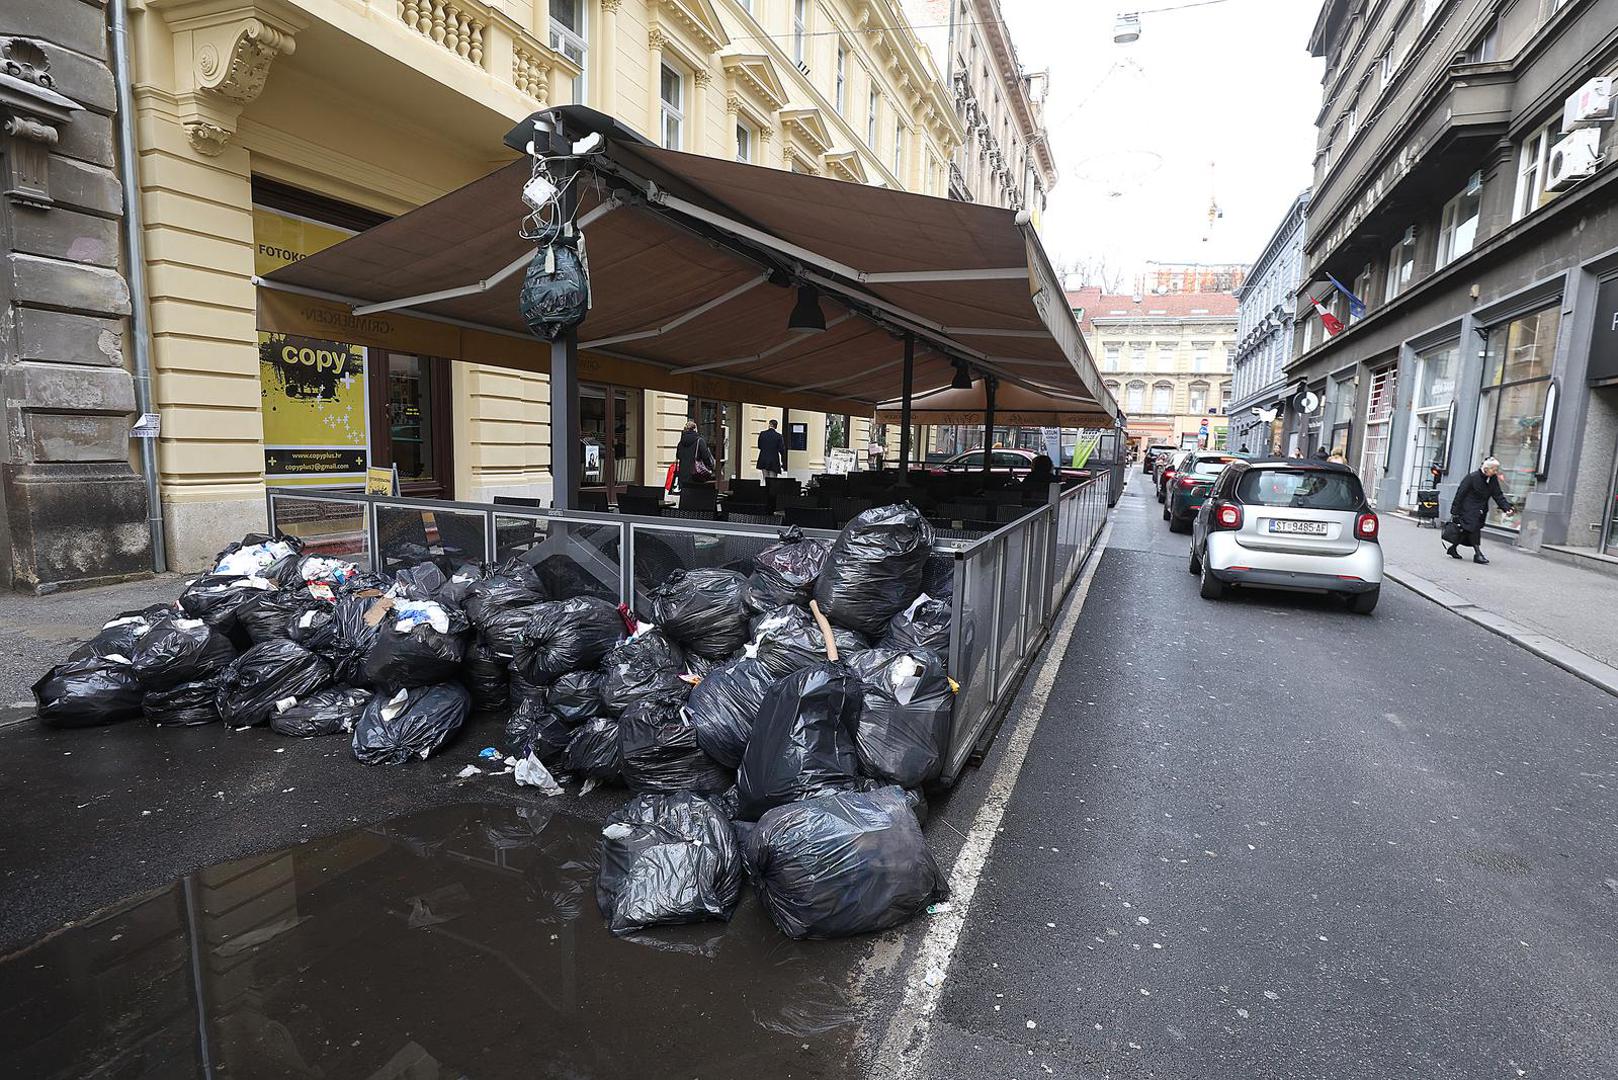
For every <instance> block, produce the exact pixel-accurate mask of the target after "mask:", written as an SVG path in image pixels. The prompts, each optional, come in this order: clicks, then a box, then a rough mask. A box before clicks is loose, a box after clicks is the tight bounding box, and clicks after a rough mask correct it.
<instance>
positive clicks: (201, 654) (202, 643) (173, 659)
mask: <svg viewBox="0 0 1618 1080" xmlns="http://www.w3.org/2000/svg"><path fill="white" fill-rule="evenodd" d="M234 659H236V649H235V648H234V647H233V646H232V645H231V643H230V640H229V639H228V638H226V637H225V635H223V634H221V633H219V631H217V630H215V629H214V628H213V627H211V626H209V625H208V624H207V623H205V622H203V621H202V620H201V619H180V618H176V619H165V620H164V621H163V622H161V623H158V624H157V625H156V626H154V627H152V629H150V630H148V631H147V632H146V633H145V634H143V635H141V637H140V638H139V640H137V641H136V642H135V648H134V651H133V652H132V653H130V655H129V664H130V667H131V668H133V669H134V671H135V678H137V679H139V680H140V684H141V685H142V686H144V687H145V688H146V689H148V690H167V689H169V688H170V687H174V686H178V685H180V684H181V683H188V682H196V681H197V680H199V679H206V678H208V677H209V676H211V675H215V674H218V673H219V672H220V671H223V670H224V669H225V668H226V667H228V666H229V664H230V662H231V661H232V660H234Z"/></svg>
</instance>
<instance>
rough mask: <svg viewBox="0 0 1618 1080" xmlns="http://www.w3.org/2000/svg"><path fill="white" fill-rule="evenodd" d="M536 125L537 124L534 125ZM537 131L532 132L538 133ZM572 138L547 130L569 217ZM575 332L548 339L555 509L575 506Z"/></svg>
mask: <svg viewBox="0 0 1618 1080" xmlns="http://www.w3.org/2000/svg"><path fill="white" fill-rule="evenodd" d="M536 126H537V125H536ZM538 134H539V132H535V135H538ZM572 150H573V144H572V140H571V139H569V138H568V135H567V132H566V131H565V130H563V128H562V125H561V123H560V122H557V123H556V126H555V128H553V129H552V131H551V132H550V151H549V152H550V154H552V155H555V159H554V160H553V161H552V162H551V171H552V180H553V181H554V182H555V184H556V186H557V188H558V190H560V191H561V193H562V195H561V202H560V204H559V205H558V207H557V213H558V216H559V218H560V220H562V221H572V220H573V215H574V214H575V213H577V212H578V208H579V196H578V192H577V187H576V185H574V184H571V183H569V181H570V180H572V178H573V174H574V172H575V171H576V170H577V166H576V165H575V163H574V159H573V158H572V157H570V156H569V155H570V154H571V153H572ZM582 454H583V450H582V449H581V447H580V445H579V335H578V333H577V331H576V330H569V331H568V332H567V333H565V334H563V335H562V336H561V337H560V338H558V339H557V340H556V341H553V342H551V484H552V491H551V505H552V506H553V507H555V508H556V509H558V510H577V509H578V508H579V471H580V470H579V464H580V462H579V458H580V456H581V455H582Z"/></svg>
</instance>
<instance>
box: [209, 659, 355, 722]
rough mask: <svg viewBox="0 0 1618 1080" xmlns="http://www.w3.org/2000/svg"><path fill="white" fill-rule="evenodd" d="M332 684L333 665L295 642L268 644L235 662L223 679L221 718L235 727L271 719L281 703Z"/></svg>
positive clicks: (227, 669)
mask: <svg viewBox="0 0 1618 1080" xmlns="http://www.w3.org/2000/svg"><path fill="white" fill-rule="evenodd" d="M329 682H331V665H330V664H328V663H327V662H326V661H324V660H322V659H321V658H320V657H318V656H316V655H315V654H314V653H312V652H310V651H309V650H308V649H306V648H304V647H303V646H302V645H299V644H297V643H296V642H292V641H282V640H276V641H266V642H265V643H264V644H262V645H254V646H253V647H252V648H251V649H248V650H247V651H246V652H244V653H242V654H241V655H240V656H238V657H237V658H236V659H235V660H233V661H232V662H231V664H230V666H229V667H227V668H226V669H225V671H224V674H223V675H221V676H220V679H219V694H218V697H217V699H216V703H217V705H218V707H219V715H220V717H221V718H223V719H224V721H225V723H226V724H228V725H229V726H231V727H233V728H244V727H254V726H255V725H258V724H262V723H264V722H265V721H267V720H269V718H270V713H271V712H272V711H274V709H275V704H276V702H278V701H284V700H286V699H287V698H301V697H303V696H304V695H305V694H311V693H313V692H314V691H316V690H319V689H320V688H321V687H323V686H325V685H326V684H327V683H329Z"/></svg>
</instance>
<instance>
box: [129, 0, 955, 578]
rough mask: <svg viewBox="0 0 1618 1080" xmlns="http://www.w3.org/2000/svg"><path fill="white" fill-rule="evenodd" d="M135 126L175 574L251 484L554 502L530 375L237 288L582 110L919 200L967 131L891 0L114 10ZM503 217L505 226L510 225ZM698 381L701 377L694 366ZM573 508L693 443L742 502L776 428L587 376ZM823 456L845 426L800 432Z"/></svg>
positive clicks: (522, 363)
mask: <svg viewBox="0 0 1618 1080" xmlns="http://www.w3.org/2000/svg"><path fill="white" fill-rule="evenodd" d="M132 7H133V8H134V11H133V19H132V32H133V35H134V43H133V44H134V50H133V51H134V57H135V66H136V71H135V87H134V100H135V126H136V139H137V142H138V145H139V151H140V182H141V206H142V210H143V212H144V216H145V230H144V241H145V259H146V269H147V278H148V284H149V309H150V325H151V329H152V356H153V384H154V385H153V390H154V396H155V399H156V402H157V407H158V409H159V412H160V413H161V416H162V429H161V441H160V444H159V449H158V465H159V472H160V480H161V491H162V499H163V506H164V516H165V526H166V531H167V538H168V547H169V552H170V557H171V561H172V562H173V564H174V565H175V566H176V567H179V568H193V567H195V566H197V565H199V564H200V563H201V562H203V561H205V560H206V559H207V557H208V556H209V555H211V554H212V553H213V552H214V551H216V550H217V549H218V548H219V547H220V546H221V545H222V544H223V543H224V542H226V541H227V540H229V539H232V538H235V537H237V536H239V535H240V534H241V533H243V532H244V531H246V530H248V529H250V528H254V527H258V526H261V525H262V523H263V520H264V509H263V500H264V488H265V486H266V483H269V484H277V485H278V484H313V485H322V486H336V485H341V484H345V483H353V482H354V481H355V478H356V476H357V475H358V473H357V471H356V470H363V468H364V465H365V464H371V465H390V464H392V465H396V466H398V468H399V470H400V478H401V483H402V486H403V488H404V490H405V491H406V492H407V493H415V494H421V495H428V496H435V497H437V496H446V497H453V498H456V499H462V500H470V501H488V500H489V499H491V498H493V497H495V496H501V495H504V496H518V497H526V498H537V499H541V500H544V501H546V502H548V501H549V496H550V468H549V467H550V427H549V406H548V400H549V393H548V382H547V376H546V371H545V364H544V362H543V361H541V360H536V359H535V358H536V357H540V356H543V355H544V353H543V350H538V349H535V348H533V347H532V345H531V344H530V343H525V342H521V341H517V340H515V339H512V338H508V337H501V336H498V335H494V334H488V333H484V332H482V331H478V330H475V329H472V328H461V327H456V326H450V325H445V324H434V323H425V322H422V321H420V320H412V319H406V318H394V317H392V316H391V315H383V316H379V317H358V318H357V317H355V316H353V315H352V314H351V313H349V312H348V311H347V309H346V308H342V307H341V306H339V305H336V304H332V303H329V302H327V301H323V300H320V299H318V298H312V297H299V296H293V295H289V294H285V293H272V291H271V290H268V289H260V288H258V287H257V286H256V285H255V284H254V276H255V275H256V274H261V273H265V272H267V271H268V270H270V269H274V268H275V267H276V266H280V265H284V264H285V263H286V262H288V261H291V260H294V259H297V258H301V257H303V256H306V255H308V254H311V253H312V252H314V251H318V250H320V249H321V248H323V247H325V246H328V245H329V244H331V243H334V242H336V241H337V240H339V239H341V238H342V237H343V236H345V235H349V234H350V233H352V232H354V231H357V230H359V229H362V228H365V227H367V226H368V225H370V224H374V223H376V222H378V221H381V220H384V219H385V218H387V217H390V216H395V215H399V214H403V213H407V212H409V211H410V210H411V209H412V208H414V207H416V206H419V205H421V204H423V203H425V202H427V201H429V200H431V199H433V198H435V197H436V196H438V195H441V194H443V193H444V192H447V191H450V190H452V189H454V188H456V187H458V186H460V185H462V184H464V183H466V182H468V181H470V180H473V179H475V178H477V177H479V176H482V175H484V174H485V173H487V172H489V171H490V170H492V169H493V168H495V167H497V166H499V165H501V164H503V163H504V162H505V161H506V160H509V155H508V154H507V153H506V152H505V151H504V149H503V148H502V146H501V137H502V136H503V135H504V134H505V132H506V131H507V130H509V129H510V127H511V126H512V125H513V124H514V123H515V122H516V121H518V120H520V119H522V118H524V117H526V116H527V115H529V114H530V113H532V112H533V111H535V110H536V109H539V108H543V107H546V106H548V105H557V104H570V103H582V104H587V105H589V106H591V107H593V108H596V109H599V110H601V111H603V112H606V113H609V114H611V115H614V116H616V117H617V118H619V119H620V120H621V121H623V122H624V123H626V124H628V125H630V126H632V127H635V128H637V129H638V130H640V131H641V132H642V133H643V134H645V135H646V136H647V137H648V138H649V139H652V140H653V141H656V142H659V143H662V144H663V145H667V146H672V147H674V148H677V149H680V150H685V151H689V152H694V153H701V154H708V155H712V156H718V157H728V158H735V159H739V160H745V161H749V162H752V163H755V164H759V165H765V166H769V167H772V168H781V169H793V170H797V171H800V172H807V173H814V174H818V175H822V176H828V177H832V178H836V179H840V180H845V181H848V182H853V183H872V184H883V185H887V186H890V187H896V188H904V189H908V190H914V191H919V192H924V193H929V194H934V195H938V196H940V197H942V196H944V195H945V194H946V193H947V184H948V168H947V162H948V161H949V156H950V153H951V151H952V150H953V149H954V148H955V146H956V145H958V143H959V142H960V140H961V138H962V133H961V131H960V129H959V123H958V121H957V120H956V119H955V114H954V110H953V107H952V105H951V102H950V99H949V97H948V94H947V92H946V90H945V87H944V86H943V84H942V82H941V81H940V79H939V76H938V72H937V70H936V68H935V66H934V65H933V62H932V60H931V58H930V57H929V55H928V54H927V53H926V51H925V50H924V49H923V48H922V47H921V46H920V45H919V43H918V42H917V40H916V37H915V35H914V33H913V32H912V31H911V30H910V29H909V28H908V25H907V24H906V22H905V20H904V17H903V14H902V11H901V8H900V4H899V3H898V0H487V2H483V0H144V2H141V0H136V2H135V3H134V4H133V5H132ZM518 216H519V211H518V209H517V208H513V228H516V227H517V221H518ZM694 359H695V360H696V361H698V362H700V361H701V360H702V359H705V358H700V357H699V358H694ZM580 368H581V401H580V409H581V417H582V424H581V427H582V428H583V429H584V430H585V432H586V433H587V435H588V436H589V438H587V440H586V445H585V446H583V447H581V455H582V456H583V462H584V479H585V483H586V484H587V485H590V486H593V487H595V488H599V489H601V490H603V491H606V492H616V491H618V490H620V489H622V488H623V487H625V486H627V485H631V484H646V485H661V483H662V481H663V476H664V472H665V470H666V469H667V467H668V464H669V462H670V461H672V459H673V449H674V444H675V442H676V441H677V439H678V436H679V432H680V430H681V428H682V427H683V426H684V424H685V422H686V420H687V419H688V418H691V419H695V420H697V422H698V423H699V426H700V427H701V428H702V430H703V431H704V432H705V434H707V435H708V436H709V441H710V443H712V444H713V445H714V447H715V449H716V451H718V452H720V453H721V454H722V456H723V457H724V458H725V459H726V461H725V463H726V464H727V465H728V466H729V468H728V470H727V473H729V472H736V473H740V474H741V475H750V474H751V475H756V472H754V470H753V469H752V467H751V466H752V447H753V445H754V443H755V440H756V433H757V431H758V430H760V429H761V428H762V427H763V426H764V425H765V423H766V422H767V420H768V419H770V418H779V417H780V415H781V413H780V410H779V409H773V408H772V409H765V408H763V407H761V406H756V405H753V404H749V403H748V402H746V401H745V400H739V399H737V397H735V394H736V388H735V387H734V385H731V384H727V383H725V382H723V381H722V380H716V381H715V382H714V384H713V391H714V396H713V397H698V396H695V395H685V394H674V393H669V392H665V391H663V390H659V389H655V388H653V387H652V385H651V383H649V382H647V381H645V380H641V379H638V378H637V377H636V373H635V372H634V371H633V370H627V369H626V367H625V365H622V364H615V363H614V362H613V361H612V360H610V359H608V358H604V357H593V356H592V355H590V354H589V353H586V354H584V355H583V356H582V357H581V362H580ZM790 421H791V423H792V424H794V425H797V424H800V423H801V424H803V425H804V427H805V428H806V436H807V439H806V442H807V445H806V449H805V450H804V451H802V452H799V453H795V454H793V455H792V461H791V464H792V467H793V471H794V472H804V473H806V472H808V471H811V470H818V469H820V468H822V467H824V465H825V460H826V456H827V454H826V450H827V432H828V430H830V431H832V432H833V433H834V435H835V434H836V433H839V432H840V433H841V435H842V438H843V439H844V440H845V443H846V445H850V446H854V447H859V446H863V445H864V444H865V443H866V442H868V441H869V438H870V428H869V420H868V418H867V417H857V416H856V417H849V418H846V420H845V419H843V418H833V419H832V421H831V422H830V423H828V419H827V418H826V417H825V416H823V415H821V414H814V413H806V412H799V411H794V412H792V413H791V415H790Z"/></svg>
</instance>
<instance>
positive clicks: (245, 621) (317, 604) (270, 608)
mask: <svg viewBox="0 0 1618 1080" xmlns="http://www.w3.org/2000/svg"><path fill="white" fill-rule="evenodd" d="M326 606H329V605H327V603H326V601H324V600H316V599H315V598H314V597H313V596H310V595H309V590H308V589H302V588H300V589H275V590H273V591H271V592H261V593H259V594H258V595H257V596H254V597H253V598H252V599H250V600H248V601H247V602H246V603H244V604H243V605H242V606H241V607H239V608H237V609H236V625H237V626H239V627H240V628H241V630H242V632H243V633H245V634H246V635H247V636H248V637H249V638H251V639H252V640H253V644H255V645H258V644H261V643H262V642H266V641H273V640H275V639H276V638H287V639H289V640H290V639H291V637H292V624H293V622H294V621H295V620H296V619H297V617H298V616H299V615H302V614H303V613H304V612H305V611H315V610H318V609H319V608H321V607H326Z"/></svg>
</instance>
